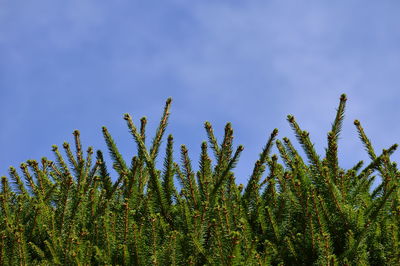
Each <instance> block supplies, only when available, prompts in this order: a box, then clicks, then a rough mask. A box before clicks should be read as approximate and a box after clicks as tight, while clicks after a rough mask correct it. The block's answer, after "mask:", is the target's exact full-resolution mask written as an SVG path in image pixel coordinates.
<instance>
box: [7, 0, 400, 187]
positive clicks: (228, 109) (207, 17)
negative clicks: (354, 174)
mask: <svg viewBox="0 0 400 266" xmlns="http://www.w3.org/2000/svg"><path fill="white" fill-rule="evenodd" d="M399 14H400V2H399V1H394V0H393V1H389V0H387V1H365V0H364V1H352V0H346V1H282V0H279V1H265V0H264V1H237V0H229V1H222V0H221V1H218V0H214V1H207V0H202V1H196V0H191V1H187V0H182V1H179V0H165V1H151V0H146V1H139V0H129V1H117V0H115V1H99V0H71V1H54V0H48V1H43V0H36V1H19V0H12V1H11V0H0V128H1V130H0V175H6V174H7V171H8V170H7V169H8V167H9V166H10V165H14V166H18V165H19V164H20V163H21V162H23V161H26V160H27V159H38V160H40V158H41V157H43V156H46V157H48V158H49V159H54V157H53V154H52V152H51V145H53V144H57V145H59V146H60V147H61V146H62V143H63V142H64V141H68V142H70V143H72V142H73V136H72V132H73V130H74V129H79V130H80V132H81V136H82V142H83V144H84V146H85V147H88V146H94V148H95V149H102V150H104V151H105V152H106V146H105V143H104V140H103V138H102V133H101V126H103V125H105V126H107V127H108V129H109V131H110V133H111V134H112V135H113V137H114V139H115V140H116V142H117V145H118V146H119V147H120V150H121V152H122V153H123V155H124V157H125V159H126V161H128V162H129V161H130V158H131V156H132V155H134V153H135V152H136V146H135V143H134V141H133V140H132V137H131V136H130V134H129V132H128V129H127V127H126V123H125V121H124V120H123V114H124V113H130V114H131V115H132V116H133V118H134V120H135V123H136V125H139V120H140V118H141V117H142V116H147V118H148V121H149V122H148V125H149V126H148V139H149V140H150V139H151V138H152V136H153V133H154V130H155V128H156V126H157V124H158V122H159V119H160V116H161V113H162V110H163V106H164V103H165V100H166V99H167V97H172V98H173V104H172V109H171V117H170V123H169V127H168V129H167V133H172V134H173V135H174V137H175V144H176V145H175V150H176V156H175V160H176V161H177V162H179V161H180V158H179V153H178V150H179V146H180V144H186V145H187V147H188V149H189V155H190V156H191V158H192V162H193V164H194V166H195V169H196V170H197V169H198V167H197V162H198V159H199V152H200V144H201V142H202V141H203V140H206V139H207V136H206V133H205V130H204V128H203V123H204V122H205V121H210V122H211V123H212V125H213V126H214V130H215V132H216V135H217V136H218V137H219V140H222V135H223V130H224V125H225V123H226V122H231V123H232V125H233V129H234V136H235V139H234V145H235V146H237V145H239V144H243V145H244V146H245V150H244V152H243V153H242V156H241V160H240V161H239V164H238V165H237V170H236V177H237V183H246V182H247V179H248V177H249V175H250V174H251V171H252V169H253V165H254V162H255V161H256V159H257V158H258V154H259V153H260V152H261V149H262V147H263V145H264V144H265V142H266V141H267V139H268V136H269V135H270V133H271V131H272V130H273V129H274V128H278V129H279V130H280V132H279V135H278V137H279V138H283V137H284V136H287V137H289V138H291V139H292V141H293V142H296V141H295V137H294V134H293V132H292V131H291V129H290V127H289V124H288V123H287V122H286V116H287V115H288V114H293V115H294V116H295V117H296V120H297V122H298V123H299V124H300V126H301V127H302V128H303V129H304V130H308V131H309V132H310V136H311V139H312V141H313V142H314V143H315V147H316V150H317V151H318V152H319V153H320V154H321V155H323V153H324V148H325V147H326V133H327V132H328V131H329V130H330V127H331V123H332V122H333V120H334V117H335V112H336V111H335V109H336V108H337V106H338V103H339V97H340V94H341V93H346V94H347V96H348V101H347V110H346V117H345V121H344V126H343V132H342V135H341V139H340V142H339V155H340V163H341V165H342V167H344V168H349V167H351V166H353V165H354V164H355V163H356V162H358V161H359V160H361V159H363V160H365V161H366V162H369V159H368V156H367V154H366V152H365V151H364V149H363V146H362V143H361V142H360V141H359V139H358V136H357V132H356V128H355V127H354V125H353V121H354V119H359V120H360V121H361V123H362V125H363V127H364V129H365V131H366V133H367V135H368V137H369V138H370V139H371V140H372V144H373V146H374V148H375V149H376V151H377V153H380V152H381V150H382V149H383V148H388V147H389V146H390V145H392V144H394V143H398V142H399V140H400V126H399V123H398V118H399V113H400V112H399V96H400V16H399ZM164 144H165V142H164ZM296 144H297V142H296ZM164 147H165V145H163V146H162V149H164ZM296 147H299V148H300V146H299V145H297V146H296ZM85 150H86V148H85ZM273 152H274V153H277V150H276V149H274V150H273ZM106 153H107V152H106ZM160 155H161V156H163V155H164V152H161V153H160ZM107 157H108V155H107ZM108 158H109V157H108ZM392 159H393V160H394V161H397V162H398V161H399V160H398V159H399V154H398V152H397V153H395V154H394V155H393V156H392ZM158 161H159V164H160V165H161V162H162V160H161V157H160V158H159V159H158ZM109 168H110V169H111V165H110V166H109Z"/></svg>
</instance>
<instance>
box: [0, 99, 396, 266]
mask: <svg viewBox="0 0 400 266" xmlns="http://www.w3.org/2000/svg"><path fill="white" fill-rule="evenodd" d="M346 100H347V99H346V96H345V95H344V94H343V95H342V96H341V98H340V104H339V107H338V110H337V114H336V118H335V120H334V122H333V124H332V129H331V131H330V132H329V133H328V137H327V138H328V147H327V148H326V154H325V157H324V158H321V157H320V155H318V154H317V152H316V151H315V149H314V146H313V144H312V142H311V140H310V137H309V134H308V132H306V131H303V130H302V129H301V128H300V126H299V125H298V123H297V122H296V120H295V118H294V116H292V115H289V116H288V121H289V123H290V125H291V126H292V128H293V130H294V133H295V136H296V138H297V140H298V141H299V143H300V144H301V146H302V148H303V149H304V152H305V154H306V156H307V160H303V158H301V156H300V155H299V152H298V151H297V150H296V149H295V148H294V146H293V145H292V143H291V141H290V140H289V139H288V138H283V139H282V140H276V137H277V134H278V130H277V129H274V130H273V132H272V133H271V134H270V137H269V139H268V141H267V143H266V145H265V147H264V148H263V149H262V151H261V153H260V156H259V159H258V160H257V162H256V163H255V166H254V168H253V171H252V173H251V175H250V177H249V180H248V183H247V185H246V186H243V185H242V184H240V185H237V184H236V183H235V175H234V172H233V169H234V168H235V165H236V164H237V161H238V159H239V156H240V154H241V152H242V151H243V146H241V145H239V146H238V147H237V148H236V149H234V148H233V129H232V127H231V124H230V123H228V124H227V125H226V127H225V134H224V138H223V140H222V142H221V143H218V141H217V139H216V137H215V136H214V133H213V129H212V126H211V124H210V123H209V122H206V123H205V129H206V133H207V137H208V140H209V144H208V143H207V142H203V143H202V145H201V154H200V159H199V170H198V171H197V172H195V171H194V170H193V166H192V161H191V159H190V157H189V151H188V149H187V148H186V146H184V145H182V146H181V149H180V151H181V164H180V165H179V164H178V163H176V162H175V160H174V156H173V151H174V140H173V137H172V136H171V135H169V136H168V138H167V145H166V155H165V158H164V160H163V169H161V170H159V169H157V168H156V163H155V162H156V159H157V157H158V153H159V148H160V144H161V142H162V139H163V136H164V133H165V130H166V126H167V123H168V117H169V109H170V104H171V99H168V100H167V102H166V106H165V109H164V112H163V115H162V118H161V121H160V124H159V126H158V128H157V130H156V133H155V136H154V138H153V140H152V143H151V146H150V148H149V149H148V148H147V147H146V144H145V140H146V137H145V133H146V132H145V126H146V123H147V120H146V118H142V119H141V125H140V129H139V130H138V129H137V128H136V126H135V125H134V122H133V120H132V118H131V116H130V115H129V114H126V115H125V116H124V119H125V120H126V122H127V125H128V128H129V130H130V133H131V134H132V137H133V138H134V141H135V142H136V144H137V147H138V150H137V154H136V155H134V156H133V157H132V160H131V164H130V165H128V164H127V163H126V161H125V160H124V159H123V156H122V155H121V154H120V152H119V151H118V148H117V145H116V143H115V141H114V140H113V138H112V137H111V134H110V133H109V131H108V130H107V128H106V127H103V135H104V138H105V142H106V144H107V147H108V150H109V153H110V156H111V159H112V160H113V162H114V163H113V168H114V169H115V170H116V173H117V175H118V176H117V177H116V179H115V180H116V181H115V182H113V181H112V179H111V176H110V173H109V171H108V169H107V166H106V163H105V160H104V157H103V153H102V151H97V152H96V161H95V162H93V161H92V155H93V149H92V148H91V147H89V148H88V150H87V154H86V156H84V154H83V148H82V144H81V142H80V133H79V131H74V133H73V135H74V141H75V152H74V151H72V150H71V147H70V144H69V143H64V144H63V148H64V150H65V153H66V159H65V158H64V157H63V156H62V155H61V153H60V152H59V150H58V147H57V146H53V152H54V154H55V162H53V161H50V160H48V159H47V158H43V159H42V160H41V162H40V163H38V162H36V161H35V160H29V161H27V162H26V163H22V164H21V166H20V168H21V171H22V175H20V174H19V173H18V171H17V170H16V169H15V168H14V167H10V169H9V176H10V179H11V180H10V179H9V178H7V177H5V176H3V177H2V178H1V193H0V265H400V243H399V239H400V236H399V226H400V189H399V184H400V181H399V180H400V179H399V176H400V172H399V171H398V170H397V166H396V163H394V162H392V161H391V160H390V155H391V154H392V153H393V152H394V151H395V150H396V148H397V145H393V146H391V147H389V149H387V150H383V152H382V153H381V154H380V155H379V154H377V153H376V151H374V149H373V147H372V144H371V142H370V140H369V139H368V138H367V136H366V134H365V132H364V129H363V128H362V127H361V124H360V122H359V121H358V120H356V121H355V125H356V128H357V130H358V133H359V136H360V140H361V141H362V143H363V145H364V147H365V149H366V151H367V152H368V154H369V156H370V158H371V160H372V161H371V162H370V163H369V164H368V165H367V166H366V167H365V168H363V169H362V165H363V162H362V161H360V162H359V163H358V164H357V165H355V166H354V167H353V168H351V169H349V170H345V169H342V168H341V167H340V166H339V160H338V138H339V134H340V131H341V127H342V122H343V118H344V110H345V104H346ZM274 144H276V146H277V149H278V151H279V155H280V157H281V159H282V161H283V165H282V164H280V163H278V156H277V155H275V154H273V155H270V152H271V149H272V147H273V145H274ZM208 146H210V148H211V149H212V151H213V154H214V162H213V159H212V158H211V157H210V156H209V148H208ZM306 161H307V162H308V163H306ZM375 171H377V173H378V175H379V176H380V177H381V179H382V183H381V184H380V185H379V186H378V187H376V188H375V189H374V190H372V189H371V185H372V183H373V181H374V179H375V178H376V176H375V175H373V174H374V173H375ZM174 178H177V180H178V181H179V182H180V184H181V189H180V191H178V190H177V188H176V187H175V185H174V182H173V181H174ZM10 181H12V182H11V183H10Z"/></svg>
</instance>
